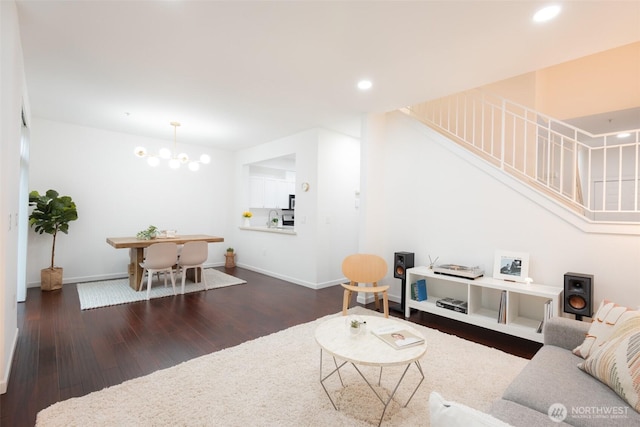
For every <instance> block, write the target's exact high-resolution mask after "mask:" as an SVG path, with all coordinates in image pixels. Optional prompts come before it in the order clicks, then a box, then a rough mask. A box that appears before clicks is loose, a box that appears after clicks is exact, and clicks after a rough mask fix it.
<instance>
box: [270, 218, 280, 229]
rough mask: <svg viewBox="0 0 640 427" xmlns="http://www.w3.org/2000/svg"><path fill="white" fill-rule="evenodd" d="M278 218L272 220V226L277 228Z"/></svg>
mask: <svg viewBox="0 0 640 427" xmlns="http://www.w3.org/2000/svg"><path fill="white" fill-rule="evenodd" d="M278 220H279V219H278V218H277V217H276V218H271V226H272V227H277V226H278Z"/></svg>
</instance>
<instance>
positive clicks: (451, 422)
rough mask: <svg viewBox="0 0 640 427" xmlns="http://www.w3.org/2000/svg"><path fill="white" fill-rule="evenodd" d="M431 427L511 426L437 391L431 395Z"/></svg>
mask: <svg viewBox="0 0 640 427" xmlns="http://www.w3.org/2000/svg"><path fill="white" fill-rule="evenodd" d="M429 412H430V413H431V415H430V419H431V427H510V424H507V423H505V422H503V421H500V420H499V419H497V418H494V417H492V416H491V415H489V414H485V413H484V412H481V411H478V410H477V409H473V408H470V407H468V406H465V405H463V404H462V403H457V402H451V401H447V400H444V398H443V397H442V396H441V395H440V394H439V393H437V392H435V391H432V392H431V394H430V395H429Z"/></svg>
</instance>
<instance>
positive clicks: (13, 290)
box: [0, 1, 26, 393]
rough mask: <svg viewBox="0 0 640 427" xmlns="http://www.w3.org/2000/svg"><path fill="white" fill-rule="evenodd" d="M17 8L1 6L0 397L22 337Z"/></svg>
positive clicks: (20, 102) (9, 4)
mask: <svg viewBox="0 0 640 427" xmlns="http://www.w3.org/2000/svg"><path fill="white" fill-rule="evenodd" d="M25 86H26V84H25V80H24V67H23V61H22V47H21V44H20V38H19V33H18V16H17V12H16V8H15V3H14V2H12V1H2V2H0V94H1V96H0V242H2V244H1V245H0V272H1V273H0V319H1V320H0V322H1V324H2V326H1V327H0V393H5V392H6V390H7V383H8V380H9V374H10V372H11V359H12V357H13V351H14V349H15V345H16V340H17V338H18V326H17V303H16V298H17V289H18V283H17V282H18V272H17V268H16V266H17V265H18V262H17V253H18V228H17V223H18V212H19V211H20V208H19V200H20V198H19V188H20V138H21V132H20V130H21V123H22V120H21V111H22V107H23V103H25V104H26V100H24V101H23V94H24V93H25V92H26V91H25Z"/></svg>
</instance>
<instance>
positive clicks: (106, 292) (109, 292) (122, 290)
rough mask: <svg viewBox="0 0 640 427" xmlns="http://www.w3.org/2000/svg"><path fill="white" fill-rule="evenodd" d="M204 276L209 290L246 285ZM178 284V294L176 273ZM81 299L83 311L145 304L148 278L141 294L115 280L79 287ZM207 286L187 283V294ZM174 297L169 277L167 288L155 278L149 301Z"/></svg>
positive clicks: (216, 275)
mask: <svg viewBox="0 0 640 427" xmlns="http://www.w3.org/2000/svg"><path fill="white" fill-rule="evenodd" d="M204 273H205V274H206V275H207V288H208V289H216V288H224V287H226V286H232V285H240V284H243V283H247V282H246V281H245V280H242V279H238V278H237V277H234V276H231V275H229V274H226V273H223V272H221V271H218V270H215V269H213V268H205V270H204ZM174 277H175V280H176V293H177V294H179V293H180V292H182V276H180V275H177V274H175V273H174ZM77 289H78V296H79V297H80V309H81V310H88V309H91V308H98V307H106V306H108V305H117V304H125V303H128V302H135V301H145V300H146V299H147V285H146V276H145V285H144V287H143V290H142V291H140V292H138V291H134V290H133V289H131V286H129V279H128V278H124V279H114V280H105V281H100V282H87V283H78V284H77ZM203 290H205V288H204V283H203V282H200V283H194V282H192V281H191V280H189V279H187V280H186V282H185V286H184V293H185V294H187V293H190V292H198V291H203ZM167 296H173V288H172V287H171V279H170V278H169V277H167V287H166V288H165V287H164V278H163V277H162V275H161V276H160V281H158V278H157V276H156V275H154V280H153V282H152V284H151V295H150V298H162V297H167Z"/></svg>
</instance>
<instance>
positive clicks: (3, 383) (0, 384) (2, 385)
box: [0, 328, 19, 394]
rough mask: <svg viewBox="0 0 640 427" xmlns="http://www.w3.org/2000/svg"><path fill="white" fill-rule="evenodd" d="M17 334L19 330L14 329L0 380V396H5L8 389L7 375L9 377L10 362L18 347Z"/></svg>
mask: <svg viewBox="0 0 640 427" xmlns="http://www.w3.org/2000/svg"><path fill="white" fill-rule="evenodd" d="M18 334H19V330H18V328H16V332H15V335H14V336H13V341H12V343H11V351H10V354H9V357H8V358H7V366H5V367H4V376H3V377H2V380H0V394H5V393H6V392H7V388H8V387H9V375H11V362H13V355H14V353H15V352H16V347H17V346H18Z"/></svg>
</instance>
